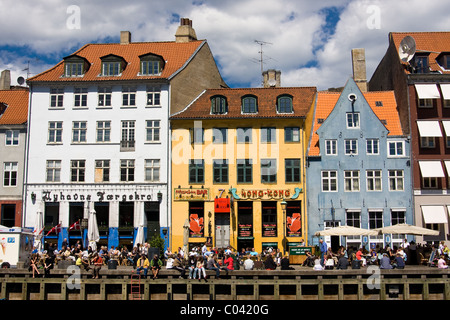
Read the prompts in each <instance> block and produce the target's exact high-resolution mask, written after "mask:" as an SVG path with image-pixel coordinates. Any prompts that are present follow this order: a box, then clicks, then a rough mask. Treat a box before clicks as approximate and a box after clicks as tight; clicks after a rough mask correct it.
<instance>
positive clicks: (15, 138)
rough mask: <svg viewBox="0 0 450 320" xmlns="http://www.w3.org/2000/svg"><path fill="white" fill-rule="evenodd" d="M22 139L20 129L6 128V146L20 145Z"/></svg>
mask: <svg viewBox="0 0 450 320" xmlns="http://www.w3.org/2000/svg"><path fill="white" fill-rule="evenodd" d="M19 139H20V130H6V132H5V146H9V147H10V146H18V145H19Z"/></svg>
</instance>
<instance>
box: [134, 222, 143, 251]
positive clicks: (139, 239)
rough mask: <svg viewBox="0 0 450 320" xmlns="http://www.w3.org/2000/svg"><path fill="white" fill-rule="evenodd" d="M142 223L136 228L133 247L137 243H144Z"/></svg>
mask: <svg viewBox="0 0 450 320" xmlns="http://www.w3.org/2000/svg"><path fill="white" fill-rule="evenodd" d="M144 242H145V239H144V225H140V226H139V227H138V229H137V233H136V239H134V244H133V247H136V246H137V244H138V243H140V244H144Z"/></svg>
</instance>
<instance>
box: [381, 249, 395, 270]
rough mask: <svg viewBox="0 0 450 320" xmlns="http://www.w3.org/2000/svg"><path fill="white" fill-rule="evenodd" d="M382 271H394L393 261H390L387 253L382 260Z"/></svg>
mask: <svg viewBox="0 0 450 320" xmlns="http://www.w3.org/2000/svg"><path fill="white" fill-rule="evenodd" d="M380 269H392V265H391V259H389V256H388V254H387V253H386V252H385V253H383V257H382V258H381V260H380Z"/></svg>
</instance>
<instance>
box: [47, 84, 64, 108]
mask: <svg viewBox="0 0 450 320" xmlns="http://www.w3.org/2000/svg"><path fill="white" fill-rule="evenodd" d="M49 105H50V108H52V109H62V108H63V107H64V88H50V103H49Z"/></svg>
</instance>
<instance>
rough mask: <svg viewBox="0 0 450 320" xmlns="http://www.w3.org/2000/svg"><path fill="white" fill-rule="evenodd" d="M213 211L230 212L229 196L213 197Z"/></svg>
mask: <svg viewBox="0 0 450 320" xmlns="http://www.w3.org/2000/svg"><path fill="white" fill-rule="evenodd" d="M214 212H215V213H230V198H216V199H214Z"/></svg>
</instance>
